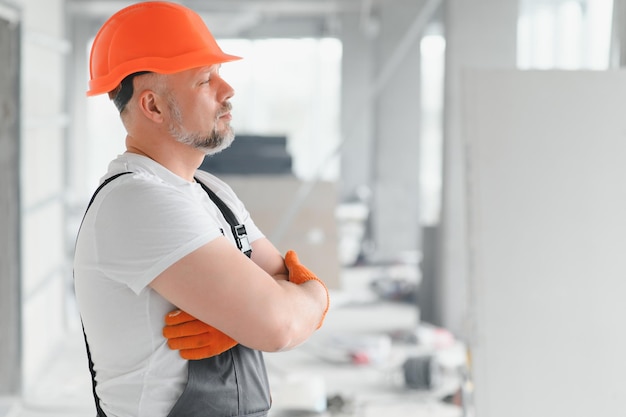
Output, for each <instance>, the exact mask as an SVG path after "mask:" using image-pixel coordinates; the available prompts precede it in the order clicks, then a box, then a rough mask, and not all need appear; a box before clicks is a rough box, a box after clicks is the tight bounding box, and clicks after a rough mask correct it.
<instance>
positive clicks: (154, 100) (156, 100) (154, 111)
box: [137, 90, 165, 123]
mask: <svg viewBox="0 0 626 417" xmlns="http://www.w3.org/2000/svg"><path fill="white" fill-rule="evenodd" d="M164 104H165V102H164V101H163V99H162V97H161V96H160V95H158V94H157V93H155V92H154V91H152V90H143V91H142V92H141V94H139V97H138V100H137V106H138V107H139V110H140V111H141V113H142V114H143V115H144V116H145V117H147V118H148V119H150V120H152V121H153V122H155V123H162V122H163V106H164Z"/></svg>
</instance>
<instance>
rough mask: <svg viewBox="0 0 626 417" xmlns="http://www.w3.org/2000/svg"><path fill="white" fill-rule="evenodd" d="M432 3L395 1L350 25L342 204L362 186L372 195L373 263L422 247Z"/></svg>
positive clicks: (345, 30) (345, 73)
mask: <svg viewBox="0 0 626 417" xmlns="http://www.w3.org/2000/svg"><path fill="white" fill-rule="evenodd" d="M425 3H427V2H425V1H419V2H416V1H415V0H401V1H396V2H394V3H393V4H391V5H388V6H383V7H381V8H380V9H373V10H370V11H364V13H362V14H361V15H360V16H350V17H346V18H344V21H343V37H342V41H343V43H344V62H343V90H342V96H343V104H342V111H343V116H342V121H343V135H344V138H343V139H344V142H343V149H342V178H341V179H342V189H341V197H342V198H344V199H345V198H349V197H351V196H352V195H354V192H355V189H356V188H357V187H358V186H361V185H366V186H367V187H369V188H370V190H371V191H372V193H373V196H372V201H371V205H370V208H371V218H370V230H369V232H370V236H369V238H370V239H371V242H372V244H373V251H372V253H370V254H369V255H371V257H372V258H373V259H374V260H390V259H395V258H397V257H398V256H399V255H400V254H401V253H402V252H407V251H416V250H419V246H420V244H419V241H420V237H419V235H420V227H419V219H420V216H419V202H418V200H419V147H420V138H419V130H420V129H419V128H420V122H419V116H420V91H419V84H420V53H419V40H420V39H421V30H422V29H423V26H425V22H424V21H423V20H424V16H425V15H424V8H423V6H424V4H425ZM428 3H431V4H434V2H432V1H431V2H428Z"/></svg>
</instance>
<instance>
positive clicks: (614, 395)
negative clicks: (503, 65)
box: [462, 70, 626, 417]
mask: <svg viewBox="0 0 626 417" xmlns="http://www.w3.org/2000/svg"><path fill="white" fill-rule="evenodd" d="M464 75H465V76H464V77H463V83H462V85H463V90H464V91H465V94H464V97H463V98H464V100H463V106H462V108H463V115H464V118H463V120H464V123H463V126H462V136H463V138H464V139H465V141H466V145H467V149H468V153H467V156H468V160H467V165H466V167H467V178H468V182H467V189H468V191H469V193H468V196H469V198H468V208H469V216H468V225H469V232H468V237H469V239H468V243H467V250H468V253H469V255H470V265H471V268H470V278H471V279H470V283H471V290H472V291H471V295H472V297H471V300H472V301H471V303H470V304H471V310H472V312H473V314H472V318H473V320H472V324H473V326H472V332H471V337H470V346H471V348H472V353H473V359H474V363H473V365H474V366H473V369H474V377H475V384H474V386H475V389H476V392H475V393H476V396H475V398H476V414H477V415H478V416H480V417H500V416H507V417H526V416H536V417H542V416H546V417H552V416H569V417H587V416H616V415H620V414H623V412H624V404H623V393H624V392H626V380H625V379H624V375H625V374H626V361H625V360H624V352H626V332H624V317H626V303H624V300H625V299H626V280H625V279H624V276H626V257H625V256H624V248H626V215H625V213H626V163H625V161H626V140H624V139H625V135H626V118H625V117H624V108H626V72H623V71H622V72H618V71H615V72H585V71H569V72H566V71H527V72H523V71H489V70H483V71H479V70H475V71H468V72H466V73H464Z"/></svg>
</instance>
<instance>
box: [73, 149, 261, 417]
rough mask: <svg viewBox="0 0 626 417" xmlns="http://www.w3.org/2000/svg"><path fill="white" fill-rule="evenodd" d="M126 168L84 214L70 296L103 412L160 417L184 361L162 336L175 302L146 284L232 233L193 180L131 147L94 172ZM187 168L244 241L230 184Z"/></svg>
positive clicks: (180, 381) (244, 217)
mask: <svg viewBox="0 0 626 417" xmlns="http://www.w3.org/2000/svg"><path fill="white" fill-rule="evenodd" d="M128 171H130V172H132V173H131V174H126V175H122V176H120V177H119V178H116V179H115V180H113V181H112V182H110V183H109V184H107V185H106V186H105V187H103V188H102V190H101V191H100V192H99V193H98V196H97V197H96V199H95V200H94V202H93V204H92V206H91V207H90V208H89V210H88V212H87V214H86V216H85V219H84V221H83V224H82V226H81V230H80V233H79V236H78V239H77V243H76V251H75V258H74V276H75V288H76V298H77V302H78V307H79V310H80V313H81V318H82V320H83V325H84V328H85V333H86V335H87V339H88V341H89V348H90V351H91V355H92V359H93V362H94V364H95V368H94V369H95V371H96V381H97V393H98V396H99V398H100V403H101V407H102V409H103V410H104V412H105V413H106V414H107V416H108V417H161V416H163V417H165V416H167V414H168V413H169V411H170V409H171V408H172V407H173V405H174V403H175V402H176V401H177V399H178V397H179V396H180V394H181V393H182V391H183V389H184V387H185V383H186V381H187V361H185V360H183V359H182V358H180V356H179V354H178V351H173V350H170V349H169V348H168V346H167V343H166V339H165V338H164V337H163V336H162V329H163V325H164V317H165V315H166V314H167V313H168V312H169V311H171V310H173V309H174V308H175V307H174V306H173V305H172V304H171V303H169V302H168V301H167V300H165V299H164V298H162V297H161V296H160V295H159V294H158V293H156V292H155V291H154V290H152V289H151V288H150V287H149V286H148V284H150V282H151V281H152V280H153V279H154V278H156V277H157V276H158V275H159V274H160V273H161V272H163V271H164V270H165V269H167V268H168V267H169V266H171V265H172V264H173V263H175V262H176V261H178V260H179V259H181V258H182V257H184V256H185V255H187V254H189V253H191V252H193V251H194V250H196V249H198V248H200V247H201V246H203V245H204V244H206V243H208V242H209V241H211V240H213V239H215V238H216V237H218V236H222V235H224V236H226V238H228V239H229V240H230V241H231V242H232V243H233V245H234V244H235V241H234V238H233V236H232V233H231V232H230V225H229V224H228V223H227V222H226V220H225V219H224V218H223V216H222V214H221V213H220V211H219V209H218V208H217V207H216V206H215V204H214V203H213V202H212V201H211V200H210V199H209V197H208V195H207V194H206V192H205V191H204V190H203V189H202V187H201V186H200V185H199V184H197V183H190V182H188V181H186V180H184V179H183V178H181V177H179V176H177V175H175V174H174V173H172V172H171V171H169V170H167V169H166V168H164V167H163V166H161V165H159V164H158V163H156V162H154V161H153V160H151V159H149V158H146V157H143V156H140V155H136V154H130V153H127V154H124V155H121V156H119V157H118V158H117V159H115V160H114V161H113V162H111V164H110V165H109V172H108V173H107V174H106V176H105V177H104V178H103V180H104V179H106V178H109V177H111V176H113V175H115V174H116V173H119V172H128ZM196 176H197V177H198V178H199V179H200V180H201V181H202V182H203V183H204V184H206V185H207V186H208V187H209V188H210V189H211V190H213V191H214V192H215V193H216V194H217V195H218V196H219V197H220V198H221V199H222V200H223V201H224V202H225V203H226V204H227V205H228V206H229V208H230V209H231V210H232V211H233V213H235V215H236V216H237V218H238V219H239V221H240V222H241V223H243V224H245V226H246V231H247V232H248V237H249V240H250V242H253V241H254V240H256V239H259V238H261V237H263V234H262V233H261V232H260V231H259V229H258V228H257V227H256V226H255V225H254V223H253V221H252V219H251V218H250V215H249V213H248V212H247V211H246V209H245V207H244V205H243V203H242V202H241V201H240V200H239V199H238V198H237V196H236V195H235V193H234V192H233V191H232V189H231V188H230V187H228V186H227V185H226V184H225V183H223V182H222V181H220V180H219V179H217V178H216V177H214V176H212V175H210V174H208V173H206V172H202V171H198V172H197V175H196ZM222 230H223V231H224V232H223V233H222Z"/></svg>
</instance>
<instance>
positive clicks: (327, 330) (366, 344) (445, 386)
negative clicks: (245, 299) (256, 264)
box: [0, 270, 470, 417]
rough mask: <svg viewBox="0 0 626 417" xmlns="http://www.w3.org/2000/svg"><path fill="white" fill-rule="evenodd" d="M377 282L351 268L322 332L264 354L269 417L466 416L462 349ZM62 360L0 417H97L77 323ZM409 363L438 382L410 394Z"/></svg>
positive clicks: (8, 402)
mask: <svg viewBox="0 0 626 417" xmlns="http://www.w3.org/2000/svg"><path fill="white" fill-rule="evenodd" d="M370 272H371V271H370ZM371 279H372V275H371V273H364V272H363V271H356V270H354V271H352V273H351V274H349V277H347V278H346V281H345V282H348V283H349V284H347V285H345V288H342V290H341V291H332V292H331V299H332V300H333V304H332V308H331V309H330V311H329V313H328V316H327V319H326V322H325V325H324V327H323V328H322V329H321V330H319V331H318V332H317V333H316V334H315V335H314V336H313V337H312V338H311V339H310V340H309V341H308V342H306V343H305V344H303V345H302V346H300V347H298V348H297V349H294V350H292V351H289V352H282V353H271V354H266V363H267V368H268V373H269V377H270V383H271V386H272V396H273V400H274V404H273V408H272V412H271V414H270V416H271V417H305V416H306V417H308V416H318V417H327V416H328V417H374V416H376V417H379V416H383V415H384V416H385V417H396V416H397V417H467V416H469V415H470V414H469V413H468V410H467V409H465V410H464V408H466V407H462V406H460V405H459V404H458V401H450V399H451V398H456V399H458V398H459V396H458V393H459V392H460V390H461V387H462V381H461V379H460V375H459V373H458V372H457V371H458V370H459V369H461V368H462V367H463V365H464V358H465V356H464V355H465V351H464V347H463V344H462V343H460V342H458V341H455V340H453V338H450V337H449V335H448V334H446V333H445V332H444V333H443V335H444V337H442V333H437V332H433V329H432V328H431V327H428V326H427V327H424V325H423V324H421V323H420V321H419V311H418V309H417V308H416V307H415V305H412V304H410V303H407V302H402V301H392V300H385V299H381V298H380V297H379V296H378V295H377V294H374V293H373V292H372V291H371V287H370V286H369V283H370V282H371ZM76 327H77V326H76ZM435 330H436V329H435ZM419 332H421V334H422V336H423V334H430V337H429V338H427V339H429V340H430V342H428V343H427V344H424V343H415V341H414V340H409V339H412V336H415V335H417V334H418V333H419ZM422 340H425V339H424V338H423V337H422ZM433 341H434V342H433ZM56 357H57V359H58V360H56V361H55V362H54V363H52V364H51V365H50V367H49V369H47V370H45V372H43V373H42V376H41V378H40V379H39V381H38V383H37V384H36V386H35V387H34V388H33V389H31V390H30V392H27V393H25V394H24V395H23V398H20V399H14V398H13V399H12V398H0V417H84V416H89V417H92V416H94V415H95V410H94V405H93V397H92V394H91V380H90V376H89V372H88V369H87V360H86V355H85V350H84V342H83V339H82V333H81V331H80V328H79V327H77V328H75V329H72V330H71V331H70V332H69V333H68V337H67V338H66V343H65V344H64V346H62V347H60V348H59V350H58V354H57V355H56ZM408 358H434V359H433V363H434V364H436V366H437V368H438V369H439V371H438V372H437V375H438V379H437V382H436V383H432V386H431V387H429V388H424V387H422V389H410V388H407V383H406V373H405V372H404V371H403V364H404V363H405V361H407V359H408ZM431 372H432V371H431ZM433 375H434V374H433ZM455 394H456V395H455Z"/></svg>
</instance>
